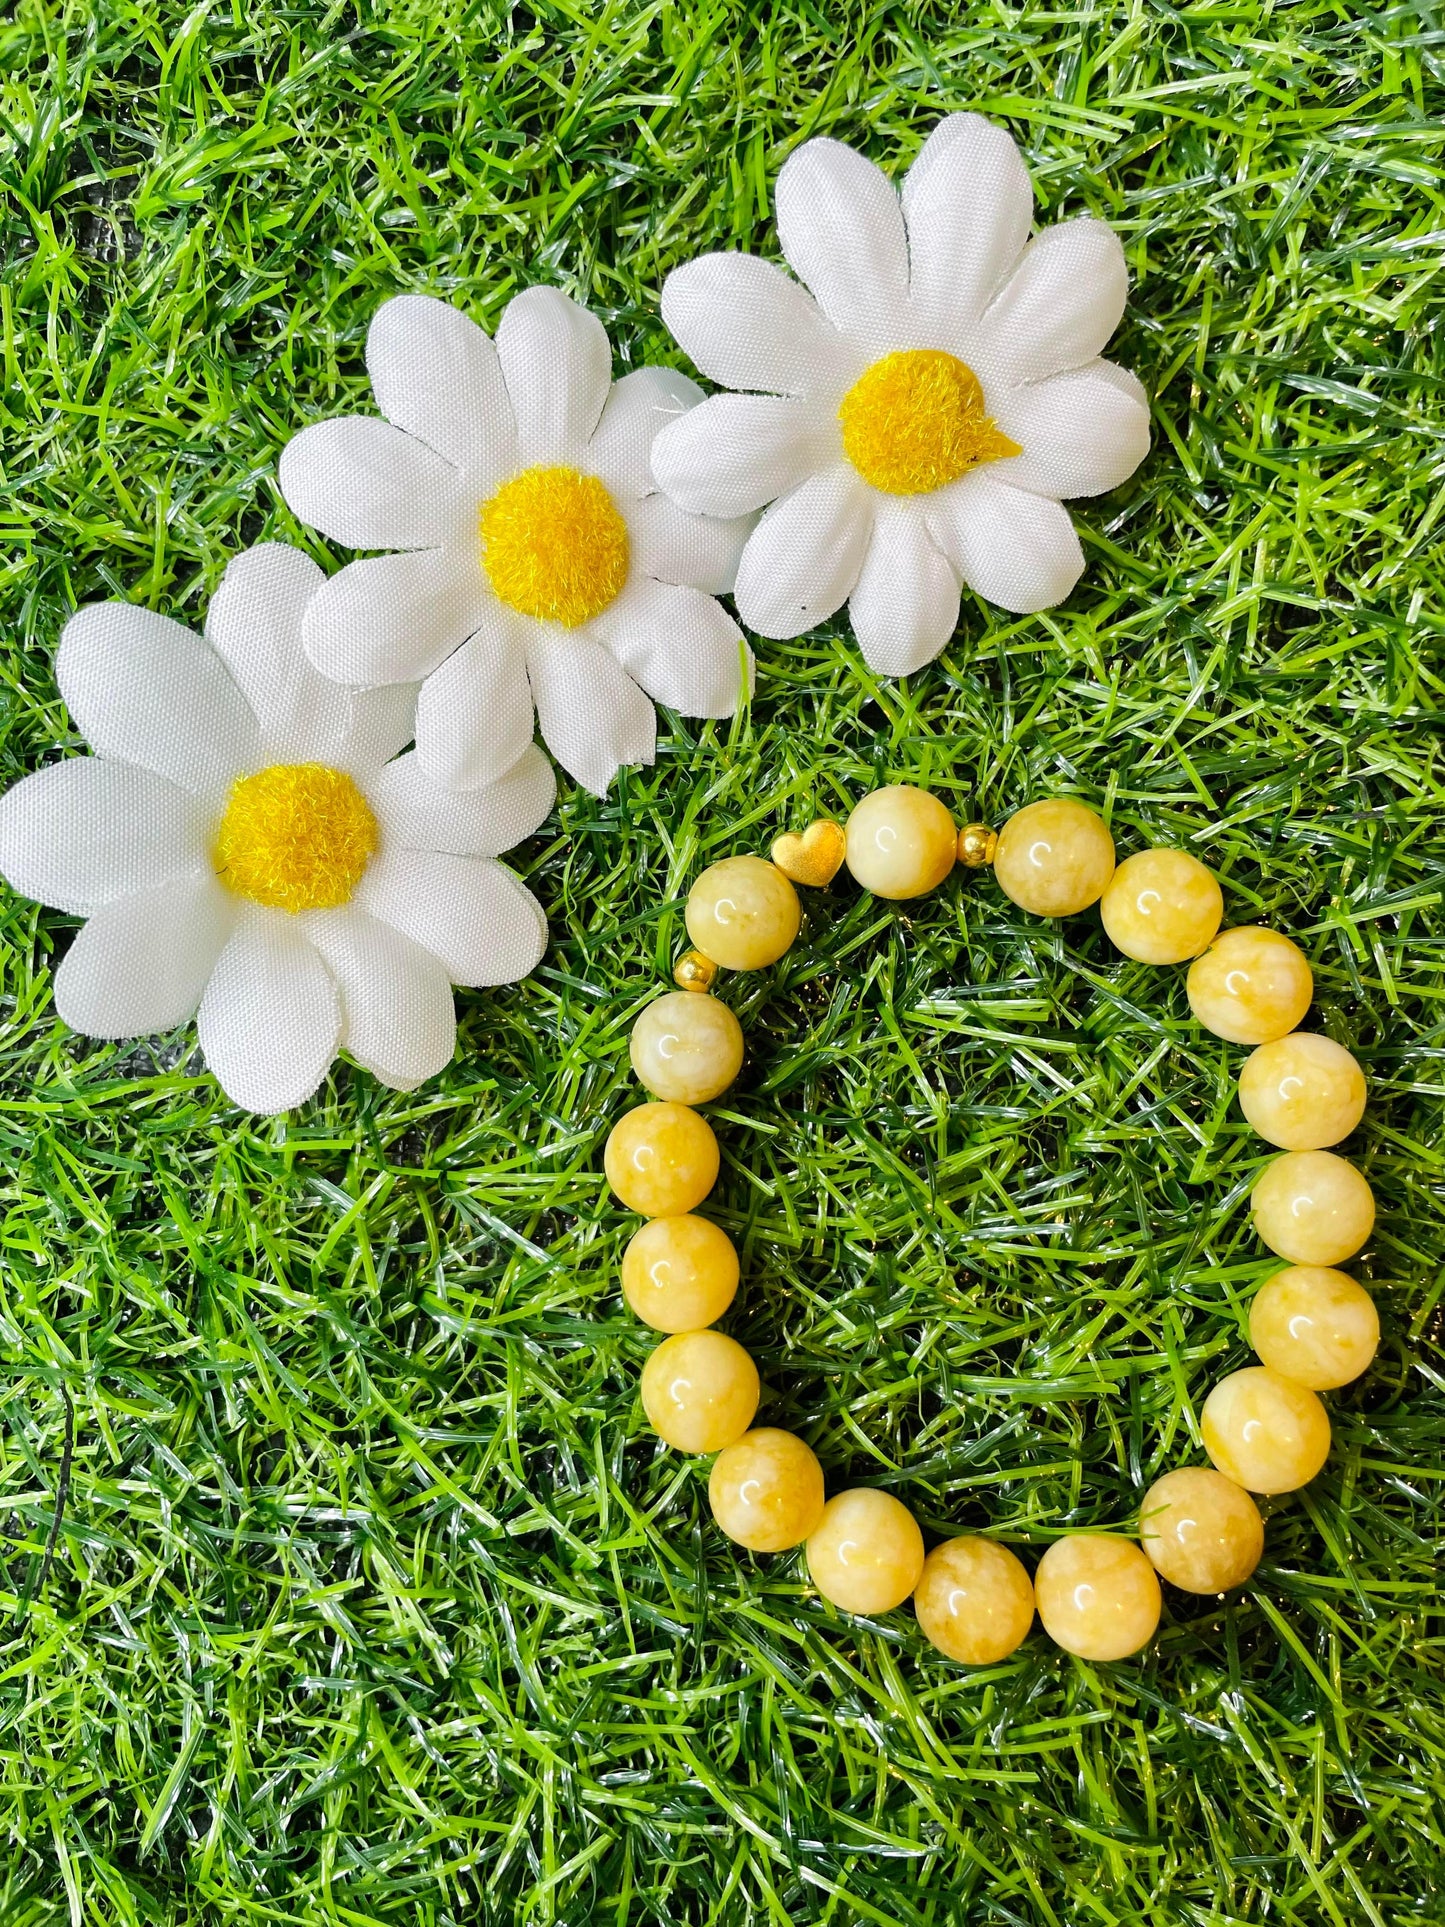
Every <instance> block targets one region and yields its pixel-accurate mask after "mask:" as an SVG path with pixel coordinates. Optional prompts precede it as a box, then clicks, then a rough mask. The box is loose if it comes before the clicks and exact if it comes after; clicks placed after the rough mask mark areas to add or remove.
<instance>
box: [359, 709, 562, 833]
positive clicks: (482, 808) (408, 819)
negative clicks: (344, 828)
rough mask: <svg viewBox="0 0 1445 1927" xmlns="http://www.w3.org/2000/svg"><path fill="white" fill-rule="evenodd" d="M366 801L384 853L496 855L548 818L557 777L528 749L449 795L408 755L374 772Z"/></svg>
mask: <svg viewBox="0 0 1445 1927" xmlns="http://www.w3.org/2000/svg"><path fill="white" fill-rule="evenodd" d="M529 701H530V699H529ZM366 796H367V801H368V802H369V803H370V804H371V807H372V809H373V810H375V812H376V818H377V821H378V823H379V824H380V825H381V838H382V846H383V848H385V849H390V848H392V847H393V846H396V847H398V848H401V849H409V850H445V851H447V852H448V853H449V854H450V855H452V856H500V855H501V854H502V852H503V851H504V850H510V849H512V848H513V847H514V846H515V845H516V844H518V843H520V842H521V841H522V839H523V837H527V836H530V835H531V834H532V832H533V831H534V830H535V829H537V828H538V826H539V825H540V824H541V823H542V822H543V821H544V820H545V818H546V817H547V815H548V813H549V811H550V810H551V808H552V805H553V803H554V802H555V801H556V800H557V779H556V777H555V776H554V775H553V774H552V765H551V764H550V763H549V762H548V761H547V759H546V757H545V756H544V755H543V754H542V752H541V750H540V749H538V748H537V746H536V744H535V743H529V744H528V745H527V747H526V748H525V749H524V750H523V751H522V754H521V755H520V756H519V757H518V758H517V761H516V762H515V763H514V764H513V765H512V767H511V769H509V770H508V771H507V772H506V774H505V775H503V776H499V777H498V778H497V780H496V782H495V783H488V784H487V786H486V787H485V789H473V790H453V789H447V788H446V787H444V785H442V784H440V783H436V782H433V780H432V779H431V777H430V776H428V775H427V773H426V771H425V770H424V769H423V768H422V765H421V763H420V761H419V759H418V758H417V757H416V756H414V755H412V756H398V757H397V759H396V761H395V762H394V763H391V764H388V766H387V767H386V768H385V769H384V770H381V771H380V772H378V774H377V775H376V776H375V777H374V778H373V779H372V781H371V782H370V783H369V784H368V785H367V791H366Z"/></svg>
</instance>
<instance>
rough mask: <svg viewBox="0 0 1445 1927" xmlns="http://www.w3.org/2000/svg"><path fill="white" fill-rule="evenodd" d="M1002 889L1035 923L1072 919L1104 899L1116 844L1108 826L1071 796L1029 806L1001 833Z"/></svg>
mask: <svg viewBox="0 0 1445 1927" xmlns="http://www.w3.org/2000/svg"><path fill="white" fill-rule="evenodd" d="M993 873H994V875H995V876H996V877H997V878H998V884H999V888H1000V889H1001V890H1002V891H1003V893H1004V895H1005V896H1006V897H1009V898H1010V899H1011V900H1012V901H1013V902H1014V903H1016V904H1017V905H1018V906H1019V908H1020V909H1021V910H1031V911H1032V912H1033V914H1034V915H1035V916H1036V917H1072V916H1073V915H1075V913H1076V912H1078V911H1080V910H1087V909H1088V907H1089V905H1090V904H1091V903H1097V902H1098V900H1099V898H1100V897H1101V896H1102V895H1103V894H1104V889H1105V886H1106V885H1107V883H1108V881H1109V878H1110V877H1111V876H1112V875H1113V874H1114V839H1113V838H1112V837H1111V836H1110V834H1109V832H1108V830H1107V829H1106V828H1105V827H1104V820H1103V818H1102V817H1100V816H1096V815H1095V814H1094V812H1093V811H1092V810H1091V809H1086V808H1085V806H1084V805H1083V804H1082V803H1076V802H1074V801H1073V800H1072V798H1070V797H1067V796H1058V797H1052V798H1050V799H1049V800H1048V801H1046V802H1043V803H1030V804H1029V805H1028V806H1027V807H1026V808H1024V809H1021V810H1020V811H1019V812H1018V814H1017V815H1016V816H1011V817H1010V818H1009V820H1008V822H1007V823H1005V824H1004V826H1003V828H1002V829H1001V830H1000V831H999V833H998V848H997V849H996V850H995V851H994V853H993Z"/></svg>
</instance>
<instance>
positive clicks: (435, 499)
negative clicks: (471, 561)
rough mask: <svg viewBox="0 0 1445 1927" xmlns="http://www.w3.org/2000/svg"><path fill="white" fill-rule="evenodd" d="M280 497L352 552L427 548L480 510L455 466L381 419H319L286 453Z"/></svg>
mask: <svg viewBox="0 0 1445 1927" xmlns="http://www.w3.org/2000/svg"><path fill="white" fill-rule="evenodd" d="M279 475H280V482H281V493H282V494H283V495H284V496H285V498H286V504H287V507H288V508H289V509H290V510H291V512H292V514H293V515H295V516H297V517H298V518H299V519H300V520H301V521H303V522H305V523H306V524H307V525H308V526H309V527H311V528H313V529H320V531H321V533H322V534H323V535H324V536H327V537H328V538H329V539H330V540H331V541H333V542H344V543H345V544H346V546H347V548H349V549H426V548H431V547H433V546H434V545H436V544H439V543H442V542H447V541H450V540H452V539H453V538H454V537H455V536H456V535H457V534H458V533H459V530H460V528H461V525H462V524H463V523H464V522H465V521H466V519H467V516H468V514H469V513H470V512H472V511H474V510H475V508H476V496H475V492H474V491H469V490H468V489H467V488H466V486H465V485H464V483H463V482H462V479H461V477H460V476H459V475H458V474H457V471H456V470H455V469H454V468H453V467H452V465H451V463H450V462H449V461H446V460H445V459H444V458H443V457H442V456H440V455H438V454H437V452H436V450H435V449H431V448H428V447H427V446H426V444H425V442H419V441H418V440H417V439H416V437H415V436H414V435H408V434H406V433H405V431H404V430H402V429H400V428H396V427H393V425H392V424H391V423H390V422H384V421H378V420H377V418H376V417H375V416H374V415H339V416H337V417H336V418H335V419H334V420H333V421H328V422H314V423H313V424H312V426H311V427H310V428H303V429H302V430H301V432H300V434H299V435H293V436H292V437H291V440H290V441H289V442H287V444H286V446H285V447H284V448H283V449H282V450H281V463H280V470H279Z"/></svg>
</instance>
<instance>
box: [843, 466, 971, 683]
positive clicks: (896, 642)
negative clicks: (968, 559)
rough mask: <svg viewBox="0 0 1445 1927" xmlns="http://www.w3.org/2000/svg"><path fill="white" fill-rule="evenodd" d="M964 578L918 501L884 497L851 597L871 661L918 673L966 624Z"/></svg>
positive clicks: (888, 672) (886, 671)
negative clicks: (961, 622)
mask: <svg viewBox="0 0 1445 1927" xmlns="http://www.w3.org/2000/svg"><path fill="white" fill-rule="evenodd" d="M958 603H959V592H958V577H957V575H956V574H955V573H954V569H953V564H952V563H951V562H950V561H949V560H948V558H947V556H945V555H941V554H940V553H939V551H938V550H937V549H936V548H935V547H934V544H933V542H932V541H931V539H930V537H929V534H928V528H927V525H926V523H925V521H924V516H923V510H922V509H921V508H920V507H919V506H918V504H917V503H916V502H910V503H902V502H883V503H880V504H879V506H878V508H877V511H876V519H875V520H874V523H873V535H872V539H871V540H870V542H869V544H868V553H867V555H866V556H865V557H864V559H863V568H862V572H861V573H860V575H859V577H858V581H857V583H856V585H855V586H854V589H853V593H852V595H851V596H850V597H849V600H848V614H849V616H850V617H851V618H852V622H853V633H854V635H856V636H857V638H858V646H859V647H860V648H861V649H862V651H863V660H864V661H865V662H866V663H867V664H868V666H869V668H870V669H876V670H877V672H878V673H879V675H880V676H911V675H912V674H913V672H914V670H915V669H921V668H922V667H923V665H924V664H925V663H926V662H932V661H933V658H934V657H935V656H936V655H937V654H938V652H939V651H940V650H941V649H942V648H943V647H944V645H945V644H946V643H947V642H948V640H949V638H950V637H951V636H952V634H953V632H954V630H955V629H956V628H957V627H958Z"/></svg>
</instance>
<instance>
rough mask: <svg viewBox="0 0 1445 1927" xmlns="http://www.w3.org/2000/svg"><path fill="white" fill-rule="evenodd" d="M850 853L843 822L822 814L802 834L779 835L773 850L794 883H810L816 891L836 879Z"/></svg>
mask: <svg viewBox="0 0 1445 1927" xmlns="http://www.w3.org/2000/svg"><path fill="white" fill-rule="evenodd" d="M847 854H848V838H847V836H846V835H845V834H844V831H843V825H842V824H841V823H835V822H834V821H833V819H832V818H831V817H829V816H820V817H819V818H818V820H817V822H816V823H810V824H809V825H808V827H807V829H806V830H804V832H803V834H802V835H801V836H792V835H787V836H780V837H777V838H775V839H774V842H773V850H772V856H773V861H774V863H776V864H777V866H778V868H779V869H780V870H781V871H782V873H783V875H784V876H785V877H791V878H792V879H793V882H794V883H806V884H808V885H809V886H810V887H811V888H812V889H815V890H821V889H822V888H823V887H824V885H825V884H829V883H831V882H832V881H833V879H834V877H835V876H837V874H838V872H839V870H840V869H841V868H842V865H843V859H844V857H845V856H846V855H847Z"/></svg>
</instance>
